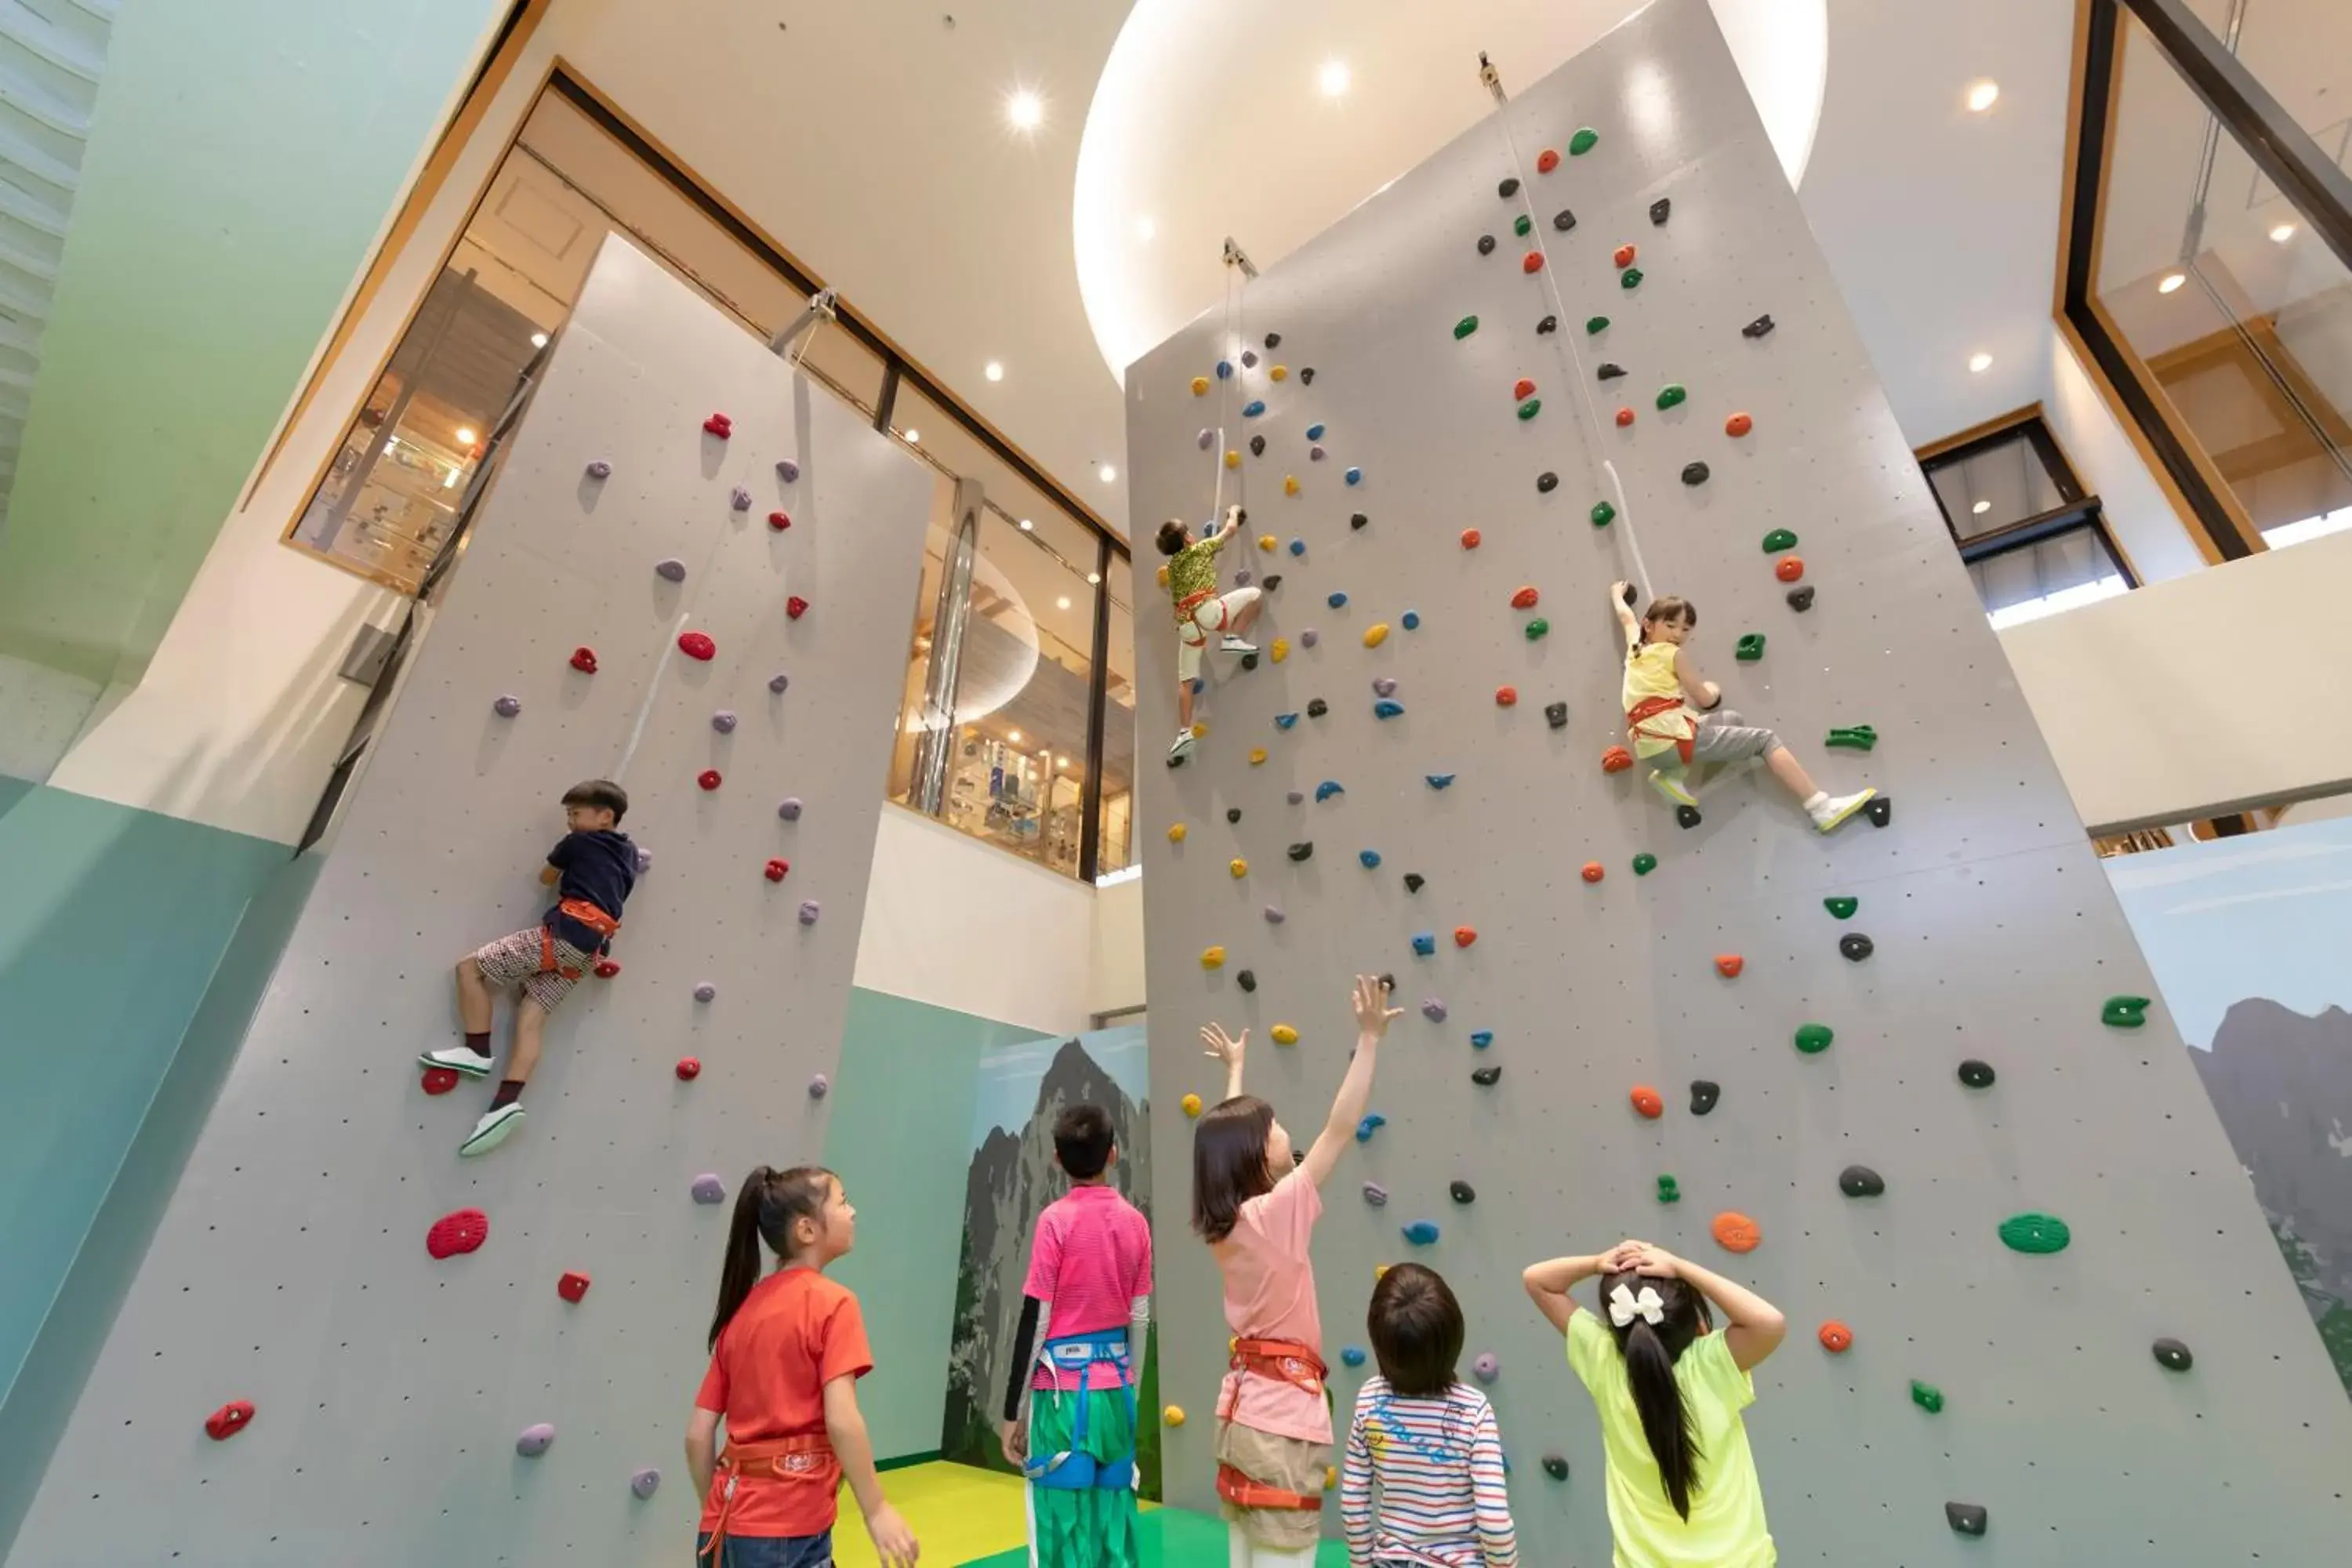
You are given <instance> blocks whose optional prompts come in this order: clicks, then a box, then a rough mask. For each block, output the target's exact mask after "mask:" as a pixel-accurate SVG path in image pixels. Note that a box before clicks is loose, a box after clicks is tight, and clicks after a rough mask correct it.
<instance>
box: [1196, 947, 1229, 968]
mask: <svg viewBox="0 0 2352 1568" xmlns="http://www.w3.org/2000/svg"><path fill="white" fill-rule="evenodd" d="M1224 966H1225V950H1224V949H1223V948H1222V947H1204V948H1202V950H1201V967H1202V968H1203V969H1223V967H1224Z"/></svg>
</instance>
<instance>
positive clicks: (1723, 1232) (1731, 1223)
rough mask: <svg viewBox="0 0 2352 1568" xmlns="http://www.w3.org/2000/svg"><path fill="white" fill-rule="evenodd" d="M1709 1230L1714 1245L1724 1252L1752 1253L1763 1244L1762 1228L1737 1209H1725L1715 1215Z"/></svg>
mask: <svg viewBox="0 0 2352 1568" xmlns="http://www.w3.org/2000/svg"><path fill="white" fill-rule="evenodd" d="M1709 1230H1710V1232H1711V1233H1712V1234H1713V1236H1714V1237H1715V1240H1716V1245H1717V1246H1718V1247H1722V1248H1723V1249H1724V1250H1725V1251H1726V1252H1753V1251H1755V1250H1756V1249H1757V1248H1758V1247H1760V1246H1762V1245H1763V1242H1764V1231H1763V1227H1762V1226H1759V1225H1758V1224H1757V1223H1756V1222H1755V1221H1754V1220H1752V1219H1749V1218H1748V1216H1747V1215H1744V1214H1741V1213H1739V1212H1738V1210H1737V1209H1726V1210H1724V1211H1723V1213H1721V1214H1719V1215H1716V1216H1715V1224H1714V1225H1713V1226H1710V1227H1709Z"/></svg>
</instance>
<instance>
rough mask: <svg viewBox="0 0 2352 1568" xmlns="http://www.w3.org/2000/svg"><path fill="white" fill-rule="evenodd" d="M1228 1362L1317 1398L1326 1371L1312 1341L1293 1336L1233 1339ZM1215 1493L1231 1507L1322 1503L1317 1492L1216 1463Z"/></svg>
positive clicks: (1316, 1509) (1241, 1370)
mask: <svg viewBox="0 0 2352 1568" xmlns="http://www.w3.org/2000/svg"><path fill="white" fill-rule="evenodd" d="M1228 1364H1229V1365H1230V1366H1231V1367H1232V1369H1233V1370H1234V1371H1235V1372H1238V1373H1244V1375H1247V1374H1251V1373H1255V1375H1257V1376H1259V1377H1263V1378H1268V1379H1271V1380H1272V1381H1274V1382H1276V1383H1286V1384H1290V1385H1291V1386H1292V1387H1293V1388H1298V1389H1304V1390H1305V1391H1306V1392H1307V1393H1308V1394H1315V1395H1316V1396H1318V1398H1319V1397H1321V1395H1322V1394H1323V1380H1324V1378H1325V1377H1326V1376H1327V1375H1328V1372H1329V1369H1328V1367H1326V1366H1325V1365H1324V1364H1323V1358H1322V1356H1320V1355H1319V1354H1318V1353H1317V1352H1316V1350H1315V1347H1314V1346H1313V1345H1303V1344H1300V1343H1298V1342H1296V1341H1294V1340H1235V1341H1234V1353H1233V1360H1232V1361H1231V1362H1230V1363H1228ZM1222 1414H1224V1415H1226V1416H1227V1417H1228V1418H1230V1416H1231V1412H1229V1411H1228V1412H1223V1413H1222ZM1217 1495H1218V1496H1219V1497H1221V1498H1223V1499H1224V1500H1226V1501H1227V1502H1229V1503H1232V1504H1233V1505H1234V1507H1235V1508H1264V1509H1290V1510H1307V1511H1313V1512H1320V1511H1321V1510H1322V1507H1323V1495H1322V1494H1321V1493H1320V1492H1315V1493H1307V1492H1294V1491H1289V1490H1286V1489H1284V1488H1281V1487H1276V1486H1269V1485H1267V1484H1266V1483H1265V1482H1264V1481H1260V1480H1254V1479H1251V1478H1250V1477H1248V1476H1245V1475H1244V1474H1242V1472H1241V1471H1239V1470H1237V1469H1235V1468H1233V1466H1231V1465H1219V1466H1218V1467H1217Z"/></svg>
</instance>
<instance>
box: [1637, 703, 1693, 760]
mask: <svg viewBox="0 0 2352 1568" xmlns="http://www.w3.org/2000/svg"><path fill="white" fill-rule="evenodd" d="M1683 708H1684V703H1683V700H1682V699H1681V698H1679V697H1644V698H1643V699H1642V700H1640V701H1639V702H1636V703H1634V704H1633V708H1632V710H1630V711H1628V712H1627V713H1626V715H1625V732H1626V733H1627V734H1628V735H1630V736H1632V737H1633V739H1635V740H1639V741H1672V742H1674V743H1675V751H1676V752H1679V753H1681V755H1682V759H1683V765H1684V766H1685V767H1688V766H1689V765H1690V761H1691V741H1692V739H1693V737H1691V736H1689V735H1662V734H1660V733H1659V732H1658V731H1655V730H1644V729H1643V728H1642V726H1643V724H1644V723H1647V722H1648V721H1650V720H1652V719H1655V718H1657V717H1658V716H1659V715H1660V714H1662V713H1678V712H1681V711H1682V710H1683Z"/></svg>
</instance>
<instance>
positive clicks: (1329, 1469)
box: [1323, 1465, 1339, 1492]
mask: <svg viewBox="0 0 2352 1568" xmlns="http://www.w3.org/2000/svg"><path fill="white" fill-rule="evenodd" d="M1338 1487H1339V1466H1337V1465H1326V1466H1324V1467H1323V1489H1324V1490H1325V1491H1327V1492H1328V1491H1332V1490H1336V1489H1338Z"/></svg>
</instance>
